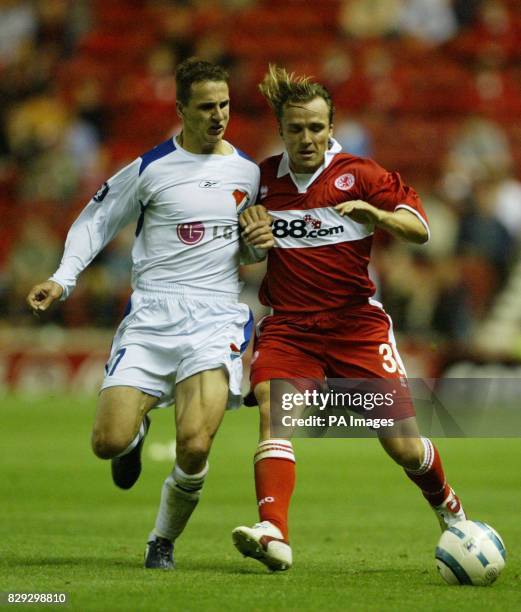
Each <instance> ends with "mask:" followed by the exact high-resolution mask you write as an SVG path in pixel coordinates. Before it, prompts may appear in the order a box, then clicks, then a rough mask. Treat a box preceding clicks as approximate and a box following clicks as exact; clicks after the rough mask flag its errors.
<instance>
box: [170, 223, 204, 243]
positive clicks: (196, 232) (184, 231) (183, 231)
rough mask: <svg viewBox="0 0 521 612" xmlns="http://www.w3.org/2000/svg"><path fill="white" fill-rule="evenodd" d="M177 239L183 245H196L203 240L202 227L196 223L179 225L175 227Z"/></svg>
mask: <svg viewBox="0 0 521 612" xmlns="http://www.w3.org/2000/svg"><path fill="white" fill-rule="evenodd" d="M177 237H178V238H179V240H180V241H181V242H184V243H185V244H189V245H194V244H197V243H198V242H201V240H202V239H203V238H204V225H203V224H202V223H199V222H197V221H196V222H194V223H180V224H179V225H178V226H177Z"/></svg>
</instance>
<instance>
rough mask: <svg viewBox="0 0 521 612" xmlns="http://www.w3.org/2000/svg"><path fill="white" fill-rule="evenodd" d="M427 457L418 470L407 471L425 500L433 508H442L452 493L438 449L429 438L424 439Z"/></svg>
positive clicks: (425, 456)
mask: <svg viewBox="0 0 521 612" xmlns="http://www.w3.org/2000/svg"><path fill="white" fill-rule="evenodd" d="M421 440H422V442H423V446H424V449H425V455H424V459H423V463H422V464H421V466H420V467H419V468H418V469H417V470H405V473H406V474H407V476H408V477H409V478H410V479H411V480H412V481H413V482H414V483H415V484H416V485H418V487H420V489H421V492H422V493H423V496H424V497H425V499H426V500H427V501H428V502H429V504H431V506H440V505H441V504H442V503H443V502H444V501H445V499H446V498H447V496H448V495H449V493H450V487H449V485H448V484H447V481H446V480H445V472H444V471H443V465H442V464H441V458H440V454H439V453H438V449H437V448H436V447H435V446H434V444H433V443H432V442H431V441H430V440H429V439H428V438H422V439H421Z"/></svg>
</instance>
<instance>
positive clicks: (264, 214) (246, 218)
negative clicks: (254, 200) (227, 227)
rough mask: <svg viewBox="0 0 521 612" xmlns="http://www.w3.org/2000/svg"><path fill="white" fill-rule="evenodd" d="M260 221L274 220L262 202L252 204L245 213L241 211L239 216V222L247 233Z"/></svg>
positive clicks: (270, 221) (269, 221)
mask: <svg viewBox="0 0 521 612" xmlns="http://www.w3.org/2000/svg"><path fill="white" fill-rule="evenodd" d="M258 221H267V222H268V223H272V222H273V219H272V217H271V215H269V214H268V211H267V210H266V209H265V208H264V206H262V204H255V206H250V207H249V208H247V209H246V210H245V211H244V212H243V213H241V215H240V217H239V224H240V226H241V227H242V229H243V230H244V233H245V234H249V233H250V232H251V231H253V228H252V227H251V226H252V225H253V224H254V223H257V222H258Z"/></svg>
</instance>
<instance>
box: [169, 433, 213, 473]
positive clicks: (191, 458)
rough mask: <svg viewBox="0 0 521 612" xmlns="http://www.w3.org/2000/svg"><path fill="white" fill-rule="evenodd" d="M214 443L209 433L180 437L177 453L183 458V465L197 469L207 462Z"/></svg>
mask: <svg viewBox="0 0 521 612" xmlns="http://www.w3.org/2000/svg"><path fill="white" fill-rule="evenodd" d="M211 444H212V440H211V437H210V436H208V435H203V434H200V435H197V436H191V437H186V438H178V439H177V442H176V453H177V456H178V457H179V458H182V459H183V465H189V466H191V469H197V468H198V467H199V466H200V465H203V466H204V464H205V463H206V459H207V457H208V454H209V452H210V446H211Z"/></svg>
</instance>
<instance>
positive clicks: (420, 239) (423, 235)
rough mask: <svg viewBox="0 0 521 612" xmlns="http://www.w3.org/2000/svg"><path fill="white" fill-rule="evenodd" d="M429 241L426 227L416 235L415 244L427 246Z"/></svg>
mask: <svg viewBox="0 0 521 612" xmlns="http://www.w3.org/2000/svg"><path fill="white" fill-rule="evenodd" d="M428 241H429V232H428V231H427V230H426V229H425V228H424V227H422V228H421V230H420V231H418V232H417V233H416V234H415V236H414V239H413V242H415V243H416V244H425V243H426V242H428Z"/></svg>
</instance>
